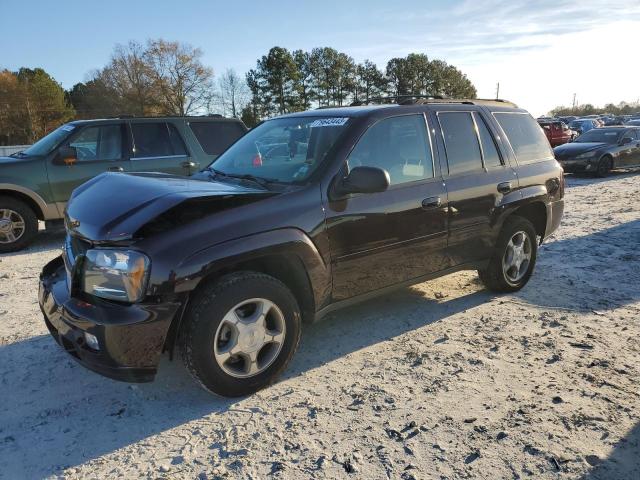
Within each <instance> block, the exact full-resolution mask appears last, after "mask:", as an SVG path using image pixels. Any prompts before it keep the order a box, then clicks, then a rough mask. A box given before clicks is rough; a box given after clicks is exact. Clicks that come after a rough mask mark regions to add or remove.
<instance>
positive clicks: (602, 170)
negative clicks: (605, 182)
mask: <svg viewBox="0 0 640 480" xmlns="http://www.w3.org/2000/svg"><path fill="white" fill-rule="evenodd" d="M612 168H613V161H612V160H611V157H602V158H601V159H600V161H599V162H598V168H597V170H596V176H598V177H600V178H604V177H606V176H607V175H609V173H611V169H612Z"/></svg>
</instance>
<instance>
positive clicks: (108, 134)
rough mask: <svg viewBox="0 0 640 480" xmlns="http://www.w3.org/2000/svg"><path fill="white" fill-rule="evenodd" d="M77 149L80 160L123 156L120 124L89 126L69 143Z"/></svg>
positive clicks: (116, 158)
mask: <svg viewBox="0 0 640 480" xmlns="http://www.w3.org/2000/svg"><path fill="white" fill-rule="evenodd" d="M69 146H70V147H74V148H75V149H76V154H77V156H78V161H79V162H91V161H95V160H119V159H120V158H122V133H121V128H120V125H104V126H95V127H87V128H85V129H84V130H82V131H81V132H80V134H79V135H78V136H77V137H76V138H75V139H73V141H72V142H71V143H70V144H69Z"/></svg>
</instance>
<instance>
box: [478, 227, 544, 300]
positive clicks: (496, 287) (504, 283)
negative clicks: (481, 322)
mask: <svg viewBox="0 0 640 480" xmlns="http://www.w3.org/2000/svg"><path fill="white" fill-rule="evenodd" d="M518 232H524V233H525V234H526V235H527V236H528V239H529V244H530V248H531V259H530V260H529V263H528V266H527V267H526V272H524V275H523V276H522V277H521V278H519V279H518V280H517V281H515V282H514V281H512V280H510V279H509V278H508V277H507V274H506V273H505V271H504V268H503V265H502V263H503V258H504V256H505V254H506V252H507V245H508V243H509V241H510V240H511V238H512V237H513V236H514V235H515V234H517V233H518ZM537 253H538V242H537V236H536V230H535V228H534V226H533V224H532V223H531V222H530V221H529V220H527V219H526V218H524V217H520V216H518V215H512V216H511V217H508V218H507V219H506V220H505V222H504V224H503V226H502V230H501V231H500V234H499V235H498V241H497V242H496V246H495V250H494V253H493V255H492V257H491V259H490V260H489V265H488V266H487V268H486V269H484V270H478V276H479V277H480V280H481V281H482V283H483V284H484V285H485V286H486V287H487V288H488V289H489V290H492V291H494V292H515V291H518V290H520V289H521V288H522V287H524V286H525V285H526V284H527V282H528V281H529V278H531V274H532V273H533V270H534V268H535V264H536V257H537Z"/></svg>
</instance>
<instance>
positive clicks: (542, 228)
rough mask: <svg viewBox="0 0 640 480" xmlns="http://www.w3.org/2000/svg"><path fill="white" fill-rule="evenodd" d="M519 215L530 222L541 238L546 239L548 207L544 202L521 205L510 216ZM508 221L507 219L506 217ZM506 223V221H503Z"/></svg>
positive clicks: (533, 201) (534, 201) (536, 201)
mask: <svg viewBox="0 0 640 480" xmlns="http://www.w3.org/2000/svg"><path fill="white" fill-rule="evenodd" d="M511 215H518V216H520V217H523V218H526V219H527V220H529V221H530V222H531V223H532V224H533V227H534V228H535V230H536V233H537V234H538V236H540V238H541V239H542V238H545V232H546V230H547V216H548V213H547V206H546V204H545V203H544V202H543V201H542V200H532V201H530V202H527V203H526V204H524V205H520V206H518V207H516V208H514V209H513V210H511V211H510V212H509V215H507V216H511ZM505 220H506V217H505ZM503 223H504V221H503Z"/></svg>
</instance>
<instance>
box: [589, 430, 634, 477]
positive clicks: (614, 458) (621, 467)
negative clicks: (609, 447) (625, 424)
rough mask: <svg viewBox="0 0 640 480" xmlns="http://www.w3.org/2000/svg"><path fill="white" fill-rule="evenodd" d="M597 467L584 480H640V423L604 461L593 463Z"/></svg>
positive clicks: (597, 460)
mask: <svg viewBox="0 0 640 480" xmlns="http://www.w3.org/2000/svg"><path fill="white" fill-rule="evenodd" d="M592 463H595V466H594V467H593V468H592V469H591V470H590V471H589V472H587V474H585V475H584V476H583V477H582V480H629V479H633V478H636V479H637V478H640V423H637V424H636V425H635V427H633V428H632V429H631V431H630V432H629V433H628V434H627V435H626V436H625V437H624V438H622V439H621V440H620V441H619V442H618V443H617V444H616V445H615V447H614V449H613V451H612V452H611V454H610V455H609V456H608V457H607V458H606V459H604V460H599V459H596V460H595V461H592Z"/></svg>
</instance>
